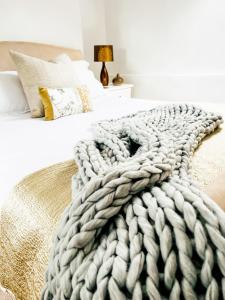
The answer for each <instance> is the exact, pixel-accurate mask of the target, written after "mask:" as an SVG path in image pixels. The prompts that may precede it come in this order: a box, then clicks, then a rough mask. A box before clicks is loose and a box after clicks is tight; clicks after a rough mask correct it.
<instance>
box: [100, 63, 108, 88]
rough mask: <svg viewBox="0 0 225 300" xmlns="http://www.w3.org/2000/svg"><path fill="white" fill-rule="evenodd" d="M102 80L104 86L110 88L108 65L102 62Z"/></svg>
mask: <svg viewBox="0 0 225 300" xmlns="http://www.w3.org/2000/svg"><path fill="white" fill-rule="evenodd" d="M100 80H101V83H102V85H103V86H108V84H109V75H108V71H107V69H106V65H105V62H104V61H103V62H102V69H101V73H100Z"/></svg>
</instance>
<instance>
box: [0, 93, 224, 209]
mask: <svg viewBox="0 0 225 300" xmlns="http://www.w3.org/2000/svg"><path fill="white" fill-rule="evenodd" d="M165 103H168V102H157V101H150V100H143V99H133V98H132V99H128V98H115V97H114V98H112V97H110V96H108V97H106V96H104V98H99V99H97V100H95V102H94V103H93V105H94V111H93V112H89V113H85V114H79V115H73V116H68V117H64V118H60V119H57V120H55V121H51V122H46V121H44V120H43V119H31V118H30V115H29V114H10V115H7V114H5V115H0V166H1V167H0V206H1V205H2V204H3V202H4V201H6V199H7V198H8V195H9V193H10V191H11V189H12V188H13V186H14V185H15V184H16V183H17V182H19V181H20V180H21V179H22V178H23V177H25V176H26V175H29V174H31V173H33V172H35V171H37V170H40V169H42V168H45V167H47V166H50V165H52V164H55V163H59V162H62V161H66V160H69V159H73V149H74V146H75V144H76V143H77V142H78V141H79V140H81V139H89V138H91V137H92V134H93V133H92V126H91V125H92V124H93V123H94V122H96V121H98V120H102V119H108V118H118V117H120V116H122V115H127V114H129V113H134V112H137V111H140V110H146V109H151V108H152V107H154V106H156V105H159V104H165ZM200 105H201V106H202V107H203V108H204V104H203V103H201V104H200ZM212 107H214V106H212ZM207 108H208V105H207ZM218 111H219V107H218Z"/></svg>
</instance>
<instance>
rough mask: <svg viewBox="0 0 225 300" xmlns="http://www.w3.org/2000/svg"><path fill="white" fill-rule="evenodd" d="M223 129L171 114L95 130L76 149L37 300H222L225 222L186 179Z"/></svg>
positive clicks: (183, 109) (175, 109) (191, 113)
mask: <svg viewBox="0 0 225 300" xmlns="http://www.w3.org/2000/svg"><path fill="white" fill-rule="evenodd" d="M221 123H222V118H221V117H220V116H217V115H214V114H212V113H207V112H205V111H203V110H201V109H199V108H196V107H194V106H191V105H171V106H164V107H159V108H155V109H152V110H150V111H145V112H139V113H137V114H134V115H131V116H127V117H124V118H121V119H118V120H111V121H103V122H101V123H99V124H97V125H96V135H95V139H94V140H91V141H82V142H80V143H78V145H77V146H76V148H75V159H76V163H77V164H78V167H79V172H78V174H77V175H76V176H74V178H73V185H72V188H73V200H72V203H71V205H70V206H69V207H68V208H67V209H66V211H65V213H64V216H63V219H62V221H61V224H60V226H59V228H58V230H57V234H56V237H55V241H54V246H53V250H52V253H51V257H50V261H49V267H48V271H47V273H46V286H45V289H44V291H43V294H42V299H59V300H64V299H73V300H76V299H82V300H89V299H93V300H101V299H112V300H125V299H133V300H136V299H137V300H139V299H152V300H153V299H154V300H158V299H171V300H178V299H186V300H193V299H207V300H217V299H218V300H219V299H225V213H224V212H223V211H222V210H221V209H220V208H219V207H218V206H217V205H216V204H215V202H213V201H212V200H211V199H210V198H209V197H208V196H207V195H206V194H204V193H203V192H201V191H200V190H199V189H198V187H197V186H196V185H195V184H194V183H193V182H192V180H191V178H190V177H189V175H188V171H189V168H190V162H191V156H192V155H193V153H194V150H195V149H196V148H197V147H198V145H199V143H200V142H201V140H202V139H203V138H204V137H205V136H206V135H208V134H210V133H211V132H213V131H214V130H215V129H216V128H217V127H218V126H219V125H220V124H221ZM215 155H216V149H215ZM62 201H63V199H62Z"/></svg>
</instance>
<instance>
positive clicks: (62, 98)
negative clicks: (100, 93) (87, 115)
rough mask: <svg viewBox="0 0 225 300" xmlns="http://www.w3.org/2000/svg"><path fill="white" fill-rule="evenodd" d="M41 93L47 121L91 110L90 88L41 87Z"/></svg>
mask: <svg viewBox="0 0 225 300" xmlns="http://www.w3.org/2000/svg"><path fill="white" fill-rule="evenodd" d="M39 94H40V96H41V101H42V104H43V106H44V112H45V120H46V121H51V120H55V119H58V118H60V117H64V116H68V115H73V114H78V113H82V112H87V111H90V110H91V106H90V103H89V95H88V90H87V89H86V88H85V87H83V86H80V87H77V88H55V89H52V88H44V87H40V88H39Z"/></svg>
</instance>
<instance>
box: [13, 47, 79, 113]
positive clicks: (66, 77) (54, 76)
mask: <svg viewBox="0 0 225 300" xmlns="http://www.w3.org/2000/svg"><path fill="white" fill-rule="evenodd" d="M10 54H11V57H12V59H13V61H14V63H15V65H16V68H17V71H18V75H19V77H20V80H21V82H22V85H23V89H24V91H25V94H26V97H27V101H28V104H29V106H30V110H31V115H32V117H34V118H38V117H43V116H44V109H43V105H42V103H41V100H40V95H39V87H42V86H44V87H46V86H47V87H48V88H59V87H62V86H63V87H65V88H66V87H74V86H75V78H74V71H73V66H72V64H65V63H57V64H56V63H52V62H47V61H44V60H42V59H39V58H35V57H31V56H28V55H25V54H22V53H19V52H16V51H12V50H11V51H10Z"/></svg>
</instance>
